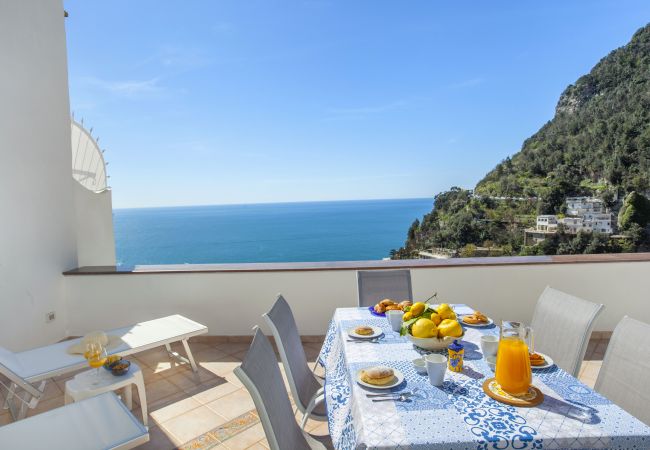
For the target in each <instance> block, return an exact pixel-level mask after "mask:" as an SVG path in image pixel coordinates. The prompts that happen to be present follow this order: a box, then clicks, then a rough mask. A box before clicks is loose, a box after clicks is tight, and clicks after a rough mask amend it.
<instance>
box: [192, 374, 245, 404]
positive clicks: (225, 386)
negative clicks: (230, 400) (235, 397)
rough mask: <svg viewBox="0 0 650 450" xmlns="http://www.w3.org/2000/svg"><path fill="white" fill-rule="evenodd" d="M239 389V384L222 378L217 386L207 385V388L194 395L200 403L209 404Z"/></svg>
mask: <svg viewBox="0 0 650 450" xmlns="http://www.w3.org/2000/svg"><path fill="white" fill-rule="evenodd" d="M238 389H240V387H239V386H236V385H234V384H232V383H229V382H228V381H226V380H225V379H223V378H222V379H221V382H220V383H218V384H216V385H215V386H211V387H205V389H203V390H200V391H199V392H197V393H196V394H194V395H193V396H192V397H193V398H194V399H195V400H197V401H198V402H200V403H203V404H207V403H210V402H212V401H214V400H217V399H218V398H221V397H223V396H225V395H228V394H230V393H233V392H235V391H236V390H238Z"/></svg>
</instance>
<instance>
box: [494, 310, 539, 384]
mask: <svg viewBox="0 0 650 450" xmlns="http://www.w3.org/2000/svg"><path fill="white" fill-rule="evenodd" d="M529 342H532V329H531V328H530V327H526V326H524V325H523V324H522V323H520V322H510V321H503V322H502V324H501V339H500V340H499V349H498V351H497V365H496V369H495V377H496V380H497V383H499V385H501V389H503V390H504V391H506V392H507V393H508V394H511V395H514V396H520V395H524V394H526V393H527V392H528V388H529V387H530V385H531V383H532V379H533V376H532V372H531V370H530V356H529V353H528V343H529Z"/></svg>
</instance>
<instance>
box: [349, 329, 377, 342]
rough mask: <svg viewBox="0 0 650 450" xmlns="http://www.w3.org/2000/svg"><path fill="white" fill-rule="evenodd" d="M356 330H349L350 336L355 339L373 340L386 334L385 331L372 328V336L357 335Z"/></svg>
mask: <svg viewBox="0 0 650 450" xmlns="http://www.w3.org/2000/svg"><path fill="white" fill-rule="evenodd" d="M354 328H356V327H354ZM354 328H350V329H349V330H348V336H350V337H351V338H354V339H373V338H376V337H378V336H381V335H382V334H384V330H382V329H381V328H379V327H370V328H372V334H357V333H355V332H354Z"/></svg>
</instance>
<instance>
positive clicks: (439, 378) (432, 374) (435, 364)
mask: <svg viewBox="0 0 650 450" xmlns="http://www.w3.org/2000/svg"><path fill="white" fill-rule="evenodd" d="M424 361H425V362H426V364H427V374H428V375H429V383H431V384H432V385H434V386H442V382H443V381H445V372H446V371H447V357H446V356H445V355H441V354H439V353H431V354H429V355H427V356H425V357H424Z"/></svg>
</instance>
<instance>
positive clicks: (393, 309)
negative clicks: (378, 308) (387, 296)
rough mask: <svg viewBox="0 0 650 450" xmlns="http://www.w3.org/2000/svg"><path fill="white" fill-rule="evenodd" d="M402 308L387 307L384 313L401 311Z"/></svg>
mask: <svg viewBox="0 0 650 450" xmlns="http://www.w3.org/2000/svg"><path fill="white" fill-rule="evenodd" d="M401 310H402V308H401V307H400V306H399V305H388V306H387V307H386V311H401Z"/></svg>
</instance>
